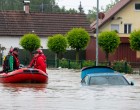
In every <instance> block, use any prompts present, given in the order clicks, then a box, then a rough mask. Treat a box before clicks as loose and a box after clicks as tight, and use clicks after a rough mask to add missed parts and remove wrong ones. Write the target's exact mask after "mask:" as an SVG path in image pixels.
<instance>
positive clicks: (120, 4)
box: [90, 0, 131, 30]
mask: <svg viewBox="0 0 140 110" xmlns="http://www.w3.org/2000/svg"><path fill="white" fill-rule="evenodd" d="M130 2H131V0H120V1H119V2H118V3H117V4H116V5H115V6H113V7H112V8H111V9H110V10H109V11H107V12H106V13H105V17H104V19H102V20H99V27H101V26H102V25H104V24H105V23H106V22H107V21H108V20H110V19H111V18H112V17H113V16H114V15H115V14H116V13H118V12H119V11H120V10H121V9H122V8H124V7H125V6H126V5H127V4H129V3H130ZM90 27H91V29H93V30H95V29H96V21H95V22H93V23H92V24H91V25H90Z"/></svg>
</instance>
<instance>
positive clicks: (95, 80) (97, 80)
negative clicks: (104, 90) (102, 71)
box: [90, 76, 108, 85]
mask: <svg viewBox="0 0 140 110" xmlns="http://www.w3.org/2000/svg"><path fill="white" fill-rule="evenodd" d="M102 84H108V81H107V79H106V77H100V76H96V77H91V78H90V85H102Z"/></svg>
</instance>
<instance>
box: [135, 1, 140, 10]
mask: <svg viewBox="0 0 140 110" xmlns="http://www.w3.org/2000/svg"><path fill="white" fill-rule="evenodd" d="M137 4H138V5H140V2H136V3H135V5H134V10H135V11H140V8H139V9H136V5H137Z"/></svg>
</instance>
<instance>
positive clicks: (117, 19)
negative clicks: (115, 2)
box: [99, 0, 140, 37]
mask: <svg viewBox="0 0 140 110" xmlns="http://www.w3.org/2000/svg"><path fill="white" fill-rule="evenodd" d="M135 3H140V1H139V0H132V1H131V2H130V3H129V4H128V5H127V6H126V7H124V8H123V9H121V11H120V12H118V13H117V14H116V15H115V16H114V19H112V20H111V19H110V20H109V21H108V22H106V23H105V24H104V25H103V26H102V27H101V28H100V29H99V31H100V32H101V31H107V30H108V31H110V30H111V24H119V28H120V30H119V33H124V24H125V23H126V24H132V31H134V30H138V29H140V23H139V19H140V18H139V17H140V11H137V10H135ZM123 37H125V36H123Z"/></svg>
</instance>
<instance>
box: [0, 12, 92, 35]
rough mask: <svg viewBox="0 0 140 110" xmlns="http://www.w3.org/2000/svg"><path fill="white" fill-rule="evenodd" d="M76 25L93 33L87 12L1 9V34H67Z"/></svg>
mask: <svg viewBox="0 0 140 110" xmlns="http://www.w3.org/2000/svg"><path fill="white" fill-rule="evenodd" d="M74 27H77V28H79V27H82V28H85V29H86V30H87V31H88V32H89V34H92V31H91V29H90V24H89V23H88V21H87V19H86V15H85V14H46V13H30V14H25V13H24V12H23V11H0V36H22V35H24V34H25V33H31V32H32V31H34V33H36V34H37V35H39V36H51V35H54V34H66V33H67V32H68V31H69V30H70V29H72V28H74Z"/></svg>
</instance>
